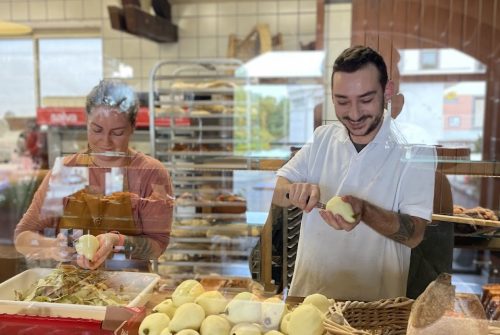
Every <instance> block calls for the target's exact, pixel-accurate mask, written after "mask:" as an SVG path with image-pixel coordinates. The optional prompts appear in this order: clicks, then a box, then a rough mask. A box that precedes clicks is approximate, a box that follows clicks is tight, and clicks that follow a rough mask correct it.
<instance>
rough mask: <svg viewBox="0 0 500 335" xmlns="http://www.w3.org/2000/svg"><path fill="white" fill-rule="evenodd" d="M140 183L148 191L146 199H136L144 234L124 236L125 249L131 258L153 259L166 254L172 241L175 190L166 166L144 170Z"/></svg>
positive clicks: (136, 208) (138, 215) (145, 194)
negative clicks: (170, 240)
mask: <svg viewBox="0 0 500 335" xmlns="http://www.w3.org/2000/svg"><path fill="white" fill-rule="evenodd" d="M140 175H141V174H139V176H140ZM140 179H141V180H142V183H143V186H144V187H145V190H143V191H144V192H143V197H139V198H138V199H136V203H135V205H134V208H135V214H134V216H135V219H136V220H137V222H140V226H141V228H142V234H141V235H138V236H131V235H127V236H125V238H124V249H125V252H126V253H127V255H130V256H131V257H132V258H136V259H153V258H158V257H159V256H160V255H161V254H162V253H163V252H164V251H165V249H166V248H167V245H168V242H169V239H170V231H171V227H172V221H173V205H174V197H173V188H172V182H171V179H170V175H169V173H168V171H167V169H166V168H165V167H163V165H161V166H160V167H158V165H155V168H154V169H145V170H144V171H143V174H142V176H141V177H140Z"/></svg>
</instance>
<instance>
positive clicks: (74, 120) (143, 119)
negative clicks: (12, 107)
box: [36, 107, 191, 128]
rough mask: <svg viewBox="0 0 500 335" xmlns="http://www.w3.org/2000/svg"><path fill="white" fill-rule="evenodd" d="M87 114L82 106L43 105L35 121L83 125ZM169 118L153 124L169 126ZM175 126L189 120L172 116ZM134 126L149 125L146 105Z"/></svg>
mask: <svg viewBox="0 0 500 335" xmlns="http://www.w3.org/2000/svg"><path fill="white" fill-rule="evenodd" d="M86 120H87V116H86V115H85V109H84V108H82V107H43V108H38V109H37V111H36V121H37V123H38V124H39V125H48V126H66V127H69V126H85V124H86ZM171 120H172V119H171V118H169V117H162V118H156V119H155V124H156V125H157V126H162V127H170V123H171ZM173 120H174V124H175V125H176V126H189V125H190V124H191V120H190V119H189V118H187V117H176V118H173ZM136 126H137V127H140V128H143V127H149V111H148V108H147V107H141V108H139V113H138V114H137V118H136Z"/></svg>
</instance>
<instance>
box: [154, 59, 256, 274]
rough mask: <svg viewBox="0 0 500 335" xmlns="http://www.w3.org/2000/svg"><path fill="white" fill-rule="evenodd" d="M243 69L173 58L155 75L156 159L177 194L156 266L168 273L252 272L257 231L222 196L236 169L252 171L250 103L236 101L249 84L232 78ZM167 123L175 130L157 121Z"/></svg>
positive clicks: (228, 62)
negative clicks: (247, 150) (244, 150)
mask: <svg viewBox="0 0 500 335" xmlns="http://www.w3.org/2000/svg"><path fill="white" fill-rule="evenodd" d="M242 64H243V63H242V62H241V61H239V60H234V59H198V60H174V61H162V62H159V63H157V64H156V65H155V66H154V68H153V69H152V71H151V74H150V90H149V111H150V115H149V117H150V143H151V155H152V156H153V157H155V158H157V159H158V160H160V161H161V162H163V163H164V164H165V166H166V167H167V168H168V169H169V171H170V173H171V175H172V180H173V183H174V192H175V196H176V197H177V200H176V206H175V211H174V225H173V235H172V237H171V240H170V244H169V247H168V248H167V250H166V252H165V254H164V255H162V257H160V259H159V261H158V264H157V266H158V267H157V269H158V270H159V272H160V274H162V275H166V276H169V277H171V278H178V279H183V278H185V277H193V276H196V277H203V276H205V275H213V274H219V275H224V276H232V275H234V276H244V273H245V271H247V272H249V270H250V268H249V257H250V253H251V251H252V249H253V246H254V245H255V244H256V243H257V241H258V239H259V231H258V229H257V228H256V227H255V226H251V225H247V222H246V216H245V208H243V209H242V207H245V206H246V204H245V203H242V202H234V201H225V200H221V199H219V198H218V197H217V194H219V195H220V194H221V193H226V194H230V193H231V192H232V187H233V171H234V170H247V169H251V167H252V164H251V161H250V160H249V159H248V158H246V157H244V156H243V155H241V156H238V155H237V148H236V146H237V145H243V147H245V145H246V144H248V141H249V140H250V137H249V136H241V134H249V131H250V130H249V127H250V119H249V118H250V116H249V113H248V111H247V108H248V100H247V99H236V98H235V96H236V94H237V92H238V90H239V89H244V88H245V86H246V85H248V78H245V77H237V76H235V75H234V73H235V70H236V69H237V68H238V67H240V66H241V65H242ZM169 71H170V72H171V73H167V72H169ZM165 119H168V121H169V122H168V125H169V126H160V125H159V124H161V122H157V121H158V120H165ZM179 120H181V121H182V122H180V121H179ZM236 131H239V134H240V136H239V138H236V136H235V132H236ZM221 209H222V210H221ZM190 222H192V223H193V224H189V223H190ZM214 230H216V231H217V232H216V233H211V232H213V231H214ZM162 269H163V270H164V271H162ZM248 276H250V274H248Z"/></svg>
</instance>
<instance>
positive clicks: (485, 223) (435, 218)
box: [432, 214, 500, 228]
mask: <svg viewBox="0 0 500 335" xmlns="http://www.w3.org/2000/svg"><path fill="white" fill-rule="evenodd" d="M432 221H446V222H455V223H465V224H470V225H477V226H486V227H496V228H500V221H493V220H483V219H474V218H467V217H463V216H453V215H441V214H432Z"/></svg>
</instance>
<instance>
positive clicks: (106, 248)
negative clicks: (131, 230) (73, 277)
mask: <svg viewBox="0 0 500 335" xmlns="http://www.w3.org/2000/svg"><path fill="white" fill-rule="evenodd" d="M96 237H97V239H98V240H99V249H97V251H96V253H95V254H94V259H93V260H92V261H91V260H89V259H87V258H86V257H85V256H83V255H78V258H77V260H76V263H77V264H78V265H79V266H80V267H82V268H85V269H90V270H95V269H97V268H98V267H99V266H101V265H102V263H104V261H105V260H106V259H107V258H108V256H109V254H110V253H112V252H113V247H114V246H115V245H117V244H118V240H119V238H120V237H119V235H118V234H115V233H105V234H101V235H97V236H96Z"/></svg>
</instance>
